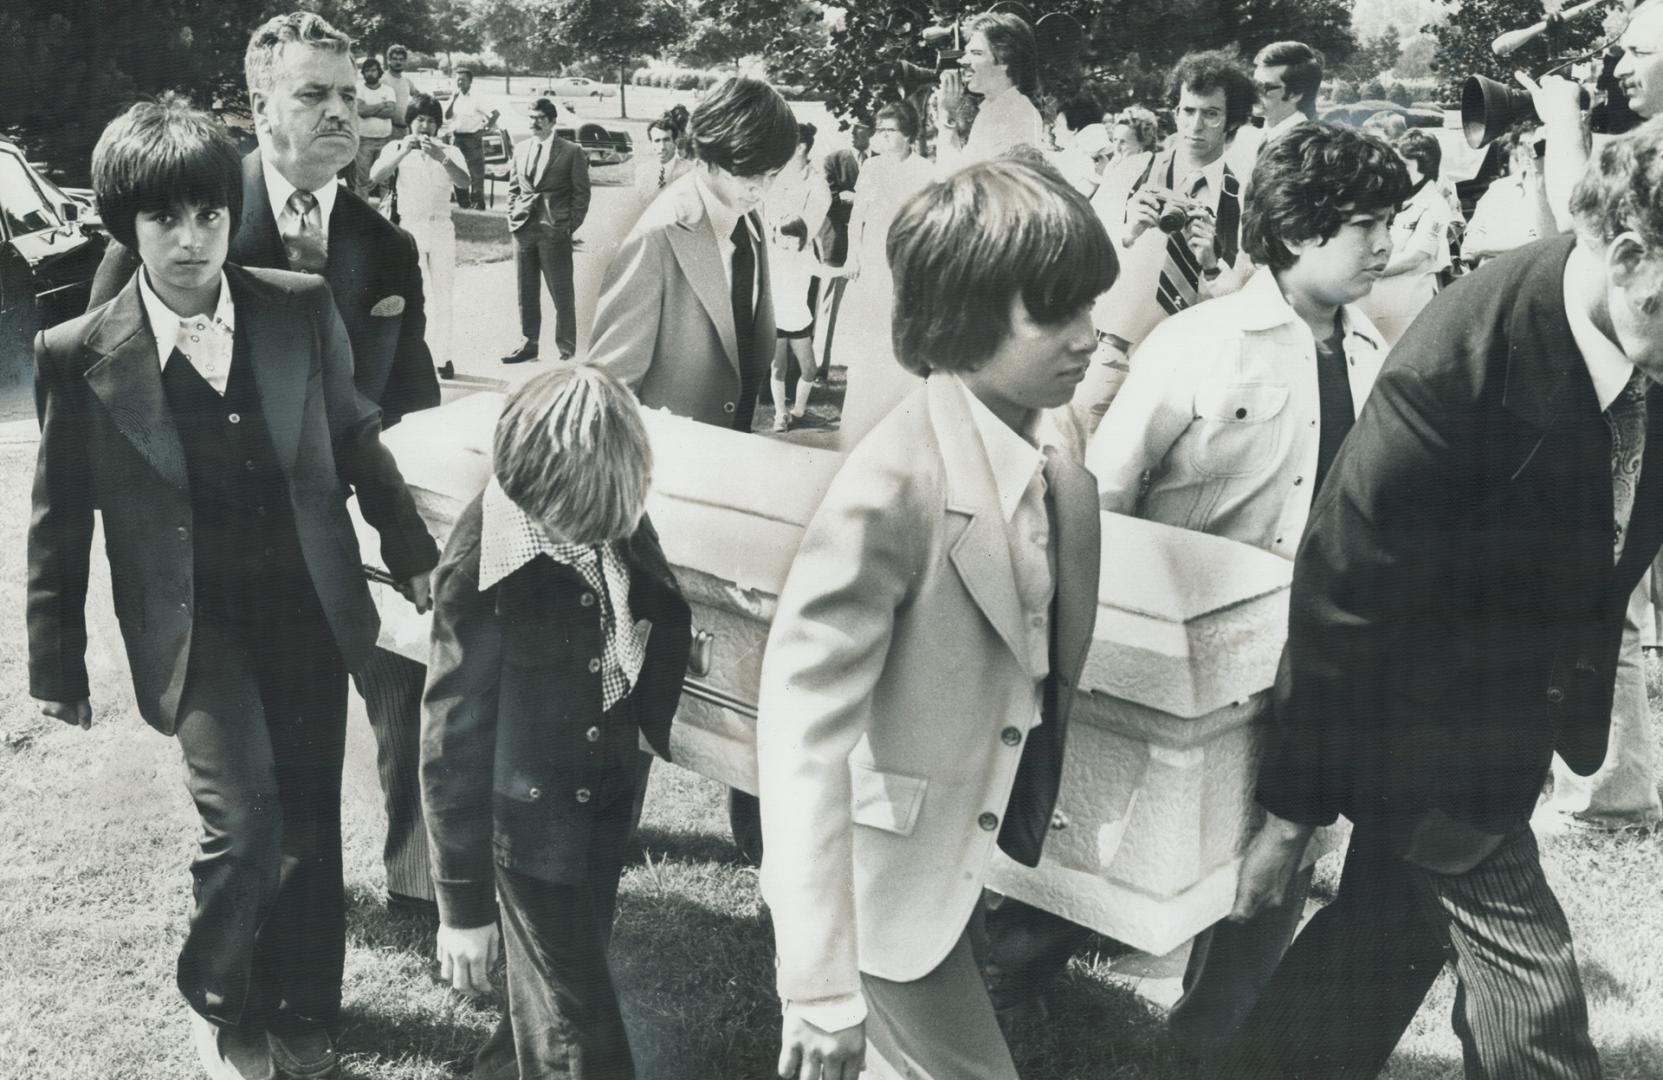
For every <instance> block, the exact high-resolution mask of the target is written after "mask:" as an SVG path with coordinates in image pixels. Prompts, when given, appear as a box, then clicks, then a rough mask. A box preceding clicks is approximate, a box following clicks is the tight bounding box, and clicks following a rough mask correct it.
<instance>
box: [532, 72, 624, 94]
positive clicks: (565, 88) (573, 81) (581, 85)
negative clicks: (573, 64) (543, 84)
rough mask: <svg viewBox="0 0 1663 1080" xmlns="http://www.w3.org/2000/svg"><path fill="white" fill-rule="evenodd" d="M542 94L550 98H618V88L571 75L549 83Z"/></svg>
mask: <svg viewBox="0 0 1663 1080" xmlns="http://www.w3.org/2000/svg"><path fill="white" fill-rule="evenodd" d="M540 93H543V94H547V95H548V96H549V97H592V98H597V97H617V96H618V88H617V87H616V86H613V85H611V84H610V83H602V82H596V81H595V80H594V79H585V78H584V77H583V76H581V75H569V76H567V77H566V78H563V79H556V80H554V81H553V82H551V83H549V85H548V86H547V88H545V89H544V90H542V91H540Z"/></svg>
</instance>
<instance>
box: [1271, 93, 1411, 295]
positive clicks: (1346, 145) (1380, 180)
mask: <svg viewBox="0 0 1663 1080" xmlns="http://www.w3.org/2000/svg"><path fill="white" fill-rule="evenodd" d="M1409 186H1410V185H1409V170H1408V169H1406V168H1404V165H1403V161H1402V159H1401V158H1399V157H1398V156H1397V154H1396V153H1395V152H1393V150H1392V148H1391V147H1390V146H1387V145H1386V144H1385V143H1384V142H1382V141H1381V140H1380V139H1377V138H1375V137H1374V136H1372V135H1364V134H1362V133H1361V132H1359V131H1355V130H1353V129H1352V128H1348V127H1343V126H1341V125H1339V124H1327V123H1322V122H1320V121H1315V120H1307V121H1305V122H1304V123H1302V124H1299V125H1297V126H1295V127H1294V128H1293V130H1291V131H1289V132H1288V133H1287V134H1285V135H1283V136H1281V137H1280V138H1278V139H1274V140H1272V141H1271V142H1270V143H1268V144H1267V145H1266V146H1265V149H1264V151H1263V152H1262V153H1261V154H1260V155H1259V162H1258V164H1257V165H1256V166H1254V168H1253V181H1252V183H1251V184H1249V185H1248V189H1247V206H1246V208H1245V210H1244V211H1243V213H1242V247H1243V248H1245V249H1246V251H1247V253H1248V255H1250V256H1252V258H1253V261H1254V262H1256V263H1258V264H1259V265H1260V266H1268V267H1270V268H1271V269H1272V270H1285V269H1287V268H1288V267H1289V266H1292V265H1293V263H1294V255H1293V252H1292V251H1290V250H1288V246H1287V244H1286V242H1285V241H1287V240H1327V239H1329V238H1330V237H1332V236H1334V235H1335V234H1336V233H1338V232H1339V231H1340V226H1342V225H1344V224H1345V220H1346V218H1347V217H1348V216H1349V215H1351V214H1355V213H1359V212H1360V213H1365V214H1367V213H1373V212H1375V211H1377V210H1382V209H1385V208H1386V207H1390V206H1396V205H1397V204H1398V203H1400V202H1402V201H1403V200H1404V199H1405V198H1407V197H1408V195H1409Z"/></svg>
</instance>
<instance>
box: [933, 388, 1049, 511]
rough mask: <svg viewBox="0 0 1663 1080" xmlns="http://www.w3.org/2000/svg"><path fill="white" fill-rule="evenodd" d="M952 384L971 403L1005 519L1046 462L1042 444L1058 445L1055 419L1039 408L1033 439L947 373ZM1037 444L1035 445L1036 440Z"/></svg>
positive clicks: (972, 413) (972, 416) (1047, 445)
mask: <svg viewBox="0 0 1663 1080" xmlns="http://www.w3.org/2000/svg"><path fill="white" fill-rule="evenodd" d="M950 377H951V379H952V380H953V384H954V385H955V386H957V387H958V388H959V390H960V392H962V393H963V394H964V400H965V401H966V402H967V403H968V404H969V406H970V419H971V420H972V421H974V422H975V425H976V434H977V435H978V436H979V437H980V438H981V442H982V448H983V449H984V450H985V451H986V452H987V464H988V467H989V468H990V469H991V470H992V471H993V487H994V490H995V491H996V492H997V493H998V495H999V512H1000V514H1002V515H1003V516H1004V519H1005V521H1006V522H1007V523H1008V522H1009V521H1010V520H1011V519H1012V518H1014V517H1015V516H1016V508H1017V506H1018V505H1020V504H1021V502H1022V496H1023V495H1024V494H1025V493H1026V492H1027V490H1028V485H1030V484H1032V483H1033V481H1034V474H1035V473H1037V472H1039V471H1040V469H1042V468H1044V466H1045V452H1044V449H1043V448H1044V447H1056V446H1060V445H1061V442H1062V440H1061V436H1060V434H1059V433H1058V431H1057V427H1056V421H1055V420H1054V419H1053V418H1052V416H1051V415H1050V413H1047V412H1041V413H1040V414H1039V419H1038V421H1036V423H1035V425H1034V430H1033V432H1032V434H1033V436H1034V442H1033V443H1030V442H1029V441H1028V440H1027V439H1024V438H1023V437H1022V436H1020V435H1018V434H1017V433H1016V432H1014V431H1012V430H1011V429H1010V426H1009V425H1008V424H1006V423H1005V422H1004V421H1003V420H1001V419H999V418H998V417H997V416H995V415H993V410H992V409H990V408H988V407H987V406H986V405H985V404H983V403H982V399H981V398H979V397H977V396H976V395H975V393H974V392H972V391H971V389H970V387H968V386H966V385H965V382H964V380H963V379H961V378H959V377H958V375H957V374H950ZM1036 443H1037V444H1038V445H1035V444H1036Z"/></svg>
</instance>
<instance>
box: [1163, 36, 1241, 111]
mask: <svg viewBox="0 0 1663 1080" xmlns="http://www.w3.org/2000/svg"><path fill="white" fill-rule="evenodd" d="M1186 89H1188V90H1191V91H1194V92H1195V93H1197V94H1210V93H1212V92H1213V91H1214V90H1223V91H1224V130H1225V131H1229V132H1234V131H1235V130H1236V129H1237V128H1240V127H1241V126H1242V125H1243V124H1245V123H1247V118H1248V117H1250V116H1252V115H1253V103H1254V102H1255V101H1258V100H1259V88H1258V87H1257V86H1255V85H1254V84H1253V76H1251V75H1249V74H1248V73H1247V72H1246V71H1244V70H1243V69H1242V66H1241V64H1240V63H1238V62H1237V61H1236V58H1235V57H1234V56H1233V55H1231V54H1230V53H1228V52H1226V51H1225V50H1223V49H1208V50H1206V51H1204V52H1192V53H1186V54H1184V56H1183V57H1181V58H1180V59H1179V60H1178V66H1177V67H1175V68H1173V69H1172V77H1171V78H1170V79H1169V80H1168V81H1167V85H1166V97H1167V105H1168V106H1169V107H1170V108H1174V109H1176V108H1177V107H1178V95H1180V94H1182V93H1183V92H1184V91H1185V90H1186Z"/></svg>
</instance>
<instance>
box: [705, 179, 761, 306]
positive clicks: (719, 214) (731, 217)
mask: <svg viewBox="0 0 1663 1080" xmlns="http://www.w3.org/2000/svg"><path fill="white" fill-rule="evenodd" d="M693 190H694V191H697V192H698V193H699V200H700V201H701V202H703V203H704V216H705V219H706V220H707V221H709V222H710V229H711V231H712V232H714V233H715V234H716V252H717V254H718V255H720V256H721V259H720V260H719V261H720V262H721V264H722V284H724V285H726V286H727V287H728V291H729V292H732V291H733V250H734V249H733V226H734V223H735V222H737V221H738V220H739V217H740V216H739V215H738V214H735V213H734V212H733V211H732V210H730V209H728V205H727V204H726V203H724V202H723V201H722V200H721V199H718V198H717V197H716V193H715V192H713V191H711V190H710V188H708V187H706V186H705V182H704V174H703V173H702V172H700V171H699V170H697V169H695V170H694V171H693ZM744 217H745V229H746V231H747V232H749V233H750V234H751V253H752V255H753V256H755V257H756V267H757V269H756V272H754V273H753V274H752V275H751V278H752V285H751V310H752V311H753V312H754V311H756V305H757V302H758V300H759V299H760V298H761V296H762V258H761V255H760V252H761V250H762V237H761V236H760V235H759V234H758V233H757V231H756V223H755V222H754V221H752V220H751V215H749V214H746V215H744Z"/></svg>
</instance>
